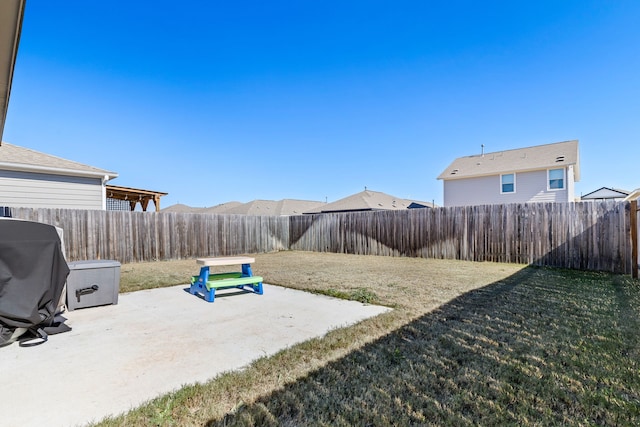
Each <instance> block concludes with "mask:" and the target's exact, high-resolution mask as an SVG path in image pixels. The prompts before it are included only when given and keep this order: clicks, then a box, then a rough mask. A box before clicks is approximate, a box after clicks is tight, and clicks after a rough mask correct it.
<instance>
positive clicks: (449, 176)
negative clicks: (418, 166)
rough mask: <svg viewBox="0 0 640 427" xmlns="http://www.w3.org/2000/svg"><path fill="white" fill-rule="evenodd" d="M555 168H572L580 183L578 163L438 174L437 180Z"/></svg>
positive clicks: (576, 179)
mask: <svg viewBox="0 0 640 427" xmlns="http://www.w3.org/2000/svg"><path fill="white" fill-rule="evenodd" d="M557 166H562V167H568V166H574V176H575V181H576V182H577V181H580V167H579V165H578V163H573V162H571V163H563V164H562V165H557V164H556V165H549V166H540V167H535V168H527V169H517V170H516V169H509V170H503V171H493V172H487V173H478V174H467V175H457V174H451V173H450V174H449V175H446V174H440V175H439V176H438V178H437V179H441V180H443V181H447V180H454V179H465V178H481V177H485V176H496V175H504V174H508V173H522V172H535V171H539V170H548V169H553V168H554V167H557Z"/></svg>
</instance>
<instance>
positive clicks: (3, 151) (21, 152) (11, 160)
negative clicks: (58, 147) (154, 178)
mask: <svg viewBox="0 0 640 427" xmlns="http://www.w3.org/2000/svg"><path fill="white" fill-rule="evenodd" d="M0 169H2V170H14V171H24V172H33V173H43V174H53V175H65V176H85V177H100V178H104V177H105V176H106V177H107V181H108V180H110V179H113V178H116V177H117V176H118V174H117V173H115V172H109V171H107V170H104V169H99V168H96V167H93V166H88V165H84V164H82V163H78V162H74V161H71V160H66V159H62V158H60V157H55V156H51V155H49V154H44V153H41V152H39V151H34V150H31V149H28V148H24V147H19V146H17V145H13V144H7V143H6V142H5V143H4V144H2V145H1V146H0Z"/></svg>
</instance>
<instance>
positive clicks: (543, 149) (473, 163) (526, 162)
mask: <svg viewBox="0 0 640 427" xmlns="http://www.w3.org/2000/svg"><path fill="white" fill-rule="evenodd" d="M567 165H573V166H574V174H575V180H576V181H579V180H580V159H579V154H578V141H577V140H573V141H565V142H557V143H554V144H545V145H537V146H534V147H525V148H518V149H514V150H505V151H497V152H493V153H484V154H477V155H473V156H466V157H459V158H457V159H455V160H454V161H453V162H452V163H451V164H450V165H449V166H448V167H447V168H446V169H445V170H444V171H443V172H442V173H441V174H440V175H439V176H438V179H442V180H449V179H461V178H471V177H477V176H487V175H497V174H501V173H508V172H514V171H518V172H524V171H533V170H540V169H548V168H554V167H559V166H567Z"/></svg>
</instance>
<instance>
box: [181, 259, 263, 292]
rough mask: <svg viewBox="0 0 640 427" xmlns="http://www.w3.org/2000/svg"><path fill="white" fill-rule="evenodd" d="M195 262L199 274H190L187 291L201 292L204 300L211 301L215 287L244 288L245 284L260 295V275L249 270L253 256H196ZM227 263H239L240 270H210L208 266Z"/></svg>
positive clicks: (253, 260) (225, 264) (226, 264)
mask: <svg viewBox="0 0 640 427" xmlns="http://www.w3.org/2000/svg"><path fill="white" fill-rule="evenodd" d="M196 262H197V264H198V265H200V266H201V267H200V274H199V275H198V276H191V287H190V288H189V293H191V294H193V295H197V294H202V296H203V297H204V299H205V301H208V302H213V301H214V300H215V298H216V289H228V288H238V289H244V287H245V286H250V289H251V290H252V291H253V292H254V293H256V294H258V295H262V277H260V276H254V275H253V272H252V271H251V263H253V262H255V258H252V257H246V256H237V257H216V258H198V259H197V260H196ZM228 265H241V266H242V267H241V271H233V272H226V273H211V272H210V267H214V266H228Z"/></svg>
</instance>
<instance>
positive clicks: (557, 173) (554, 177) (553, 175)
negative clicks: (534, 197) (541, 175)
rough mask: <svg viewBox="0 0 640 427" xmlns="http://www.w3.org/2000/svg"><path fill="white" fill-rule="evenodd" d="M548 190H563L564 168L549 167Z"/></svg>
mask: <svg viewBox="0 0 640 427" xmlns="http://www.w3.org/2000/svg"><path fill="white" fill-rule="evenodd" d="M548 175H549V190H564V169H549V172H548Z"/></svg>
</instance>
